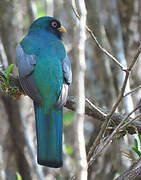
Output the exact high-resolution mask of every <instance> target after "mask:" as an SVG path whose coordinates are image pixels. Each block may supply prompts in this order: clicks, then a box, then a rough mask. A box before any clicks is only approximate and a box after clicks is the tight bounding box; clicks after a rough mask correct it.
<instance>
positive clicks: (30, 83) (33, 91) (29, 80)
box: [16, 44, 42, 104]
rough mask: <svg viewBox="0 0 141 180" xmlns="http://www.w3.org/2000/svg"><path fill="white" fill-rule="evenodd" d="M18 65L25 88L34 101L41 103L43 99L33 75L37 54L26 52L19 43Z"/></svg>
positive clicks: (17, 49)
mask: <svg viewBox="0 0 141 180" xmlns="http://www.w3.org/2000/svg"><path fill="white" fill-rule="evenodd" d="M16 65H17V67H18V71H19V79H20V83H21V86H22V88H23V90H24V91H25V93H26V94H27V95H28V96H29V97H30V98H32V99H33V101H35V102H36V103H39V104H41V103H42V99H41V96H40V94H39V92H38V89H37V87H36V84H35V81H34V77H33V72H34V67H35V65H36V56H35V55H28V54H26V53H24V50H23V48H22V47H21V45H20V44H19V45H18V46H17V48H16Z"/></svg>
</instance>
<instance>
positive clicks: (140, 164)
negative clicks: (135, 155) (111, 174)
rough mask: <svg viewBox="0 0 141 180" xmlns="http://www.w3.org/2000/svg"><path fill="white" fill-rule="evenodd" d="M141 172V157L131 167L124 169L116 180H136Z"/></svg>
mask: <svg viewBox="0 0 141 180" xmlns="http://www.w3.org/2000/svg"><path fill="white" fill-rule="evenodd" d="M140 173H141V158H140V159H139V160H137V161H136V162H135V163H134V164H133V165H132V166H131V167H130V168H129V169H127V170H126V171H124V172H123V173H122V174H121V175H120V176H119V177H118V178H116V180H134V179H135V178H136V177H137V176H138V175H139V174H140Z"/></svg>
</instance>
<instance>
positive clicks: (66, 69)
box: [55, 55, 72, 109]
mask: <svg viewBox="0 0 141 180" xmlns="http://www.w3.org/2000/svg"><path fill="white" fill-rule="evenodd" d="M62 67H63V74H64V82H63V86H62V90H61V93H60V96H59V98H58V101H57V103H56V105H55V107H56V109H60V108H61V107H63V106H64V105H65V104H66V101H67V97H68V89H69V85H70V84H71V82H72V70H71V63H70V60H69V58H68V56H67V55H66V57H65V58H64V59H63V61H62Z"/></svg>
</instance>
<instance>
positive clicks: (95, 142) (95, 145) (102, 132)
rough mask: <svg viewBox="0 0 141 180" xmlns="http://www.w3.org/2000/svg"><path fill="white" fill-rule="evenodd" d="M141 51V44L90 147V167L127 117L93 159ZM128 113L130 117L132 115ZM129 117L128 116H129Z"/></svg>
mask: <svg viewBox="0 0 141 180" xmlns="http://www.w3.org/2000/svg"><path fill="white" fill-rule="evenodd" d="M140 52H141V46H140V47H139V48H138V50H137V52H136V54H135V56H134V58H133V60H132V62H131V63H130V65H129V68H128V69H127V70H126V71H125V72H126V75H125V78H124V82H123V85H122V87H121V91H120V94H119V96H118V98H117V101H116V103H115V104H114V106H113V108H112V110H111V111H110V112H109V114H108V115H107V118H106V120H105V122H104V124H103V125H102V127H101V130H100V132H99V134H98V136H97V138H96V140H95V141H94V143H93V145H92V147H91V148H90V152H89V153H88V158H89V160H90V161H89V164H88V167H89V168H90V167H91V166H92V164H93V162H94V160H95V159H96V158H97V157H98V156H99V155H100V153H101V152H102V150H103V149H104V148H105V147H106V146H107V145H108V144H109V142H110V141H111V139H112V138H113V136H114V135H115V133H117V131H118V130H119V128H120V126H121V125H122V123H123V122H124V121H125V119H123V120H122V121H121V122H120V124H119V125H118V126H117V127H116V129H115V130H114V131H113V132H112V134H111V135H110V136H109V138H108V139H107V140H106V142H105V143H104V145H103V147H102V148H101V149H100V150H99V151H98V152H97V153H96V155H95V156H93V157H92V159H91V156H92V154H93V153H94V151H95V149H96V147H97V145H98V144H99V143H100V140H101V139H102V137H103V136H104V134H105V131H106V129H107V127H108V124H109V122H110V120H111V117H112V115H113V114H114V112H115V110H116V109H117V107H118V105H119V104H120V102H121V100H122V98H123V95H124V92H125V88H126V84H127V81H128V78H129V75H130V72H131V70H132V68H133V66H134V64H135V63H136V61H137V59H138V56H139V54H140ZM133 112H134V111H132V112H131V113H129V114H130V115H131V114H132V113H133ZM130 115H128V117H129V116H130ZM128 117H127V118H128Z"/></svg>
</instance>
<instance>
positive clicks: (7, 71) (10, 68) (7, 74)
mask: <svg viewBox="0 0 141 180" xmlns="http://www.w3.org/2000/svg"><path fill="white" fill-rule="evenodd" d="M13 67H14V64H10V65H9V66H8V68H7V70H6V72H5V77H6V81H7V85H9V75H10V72H11V71H12V69H13Z"/></svg>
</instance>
